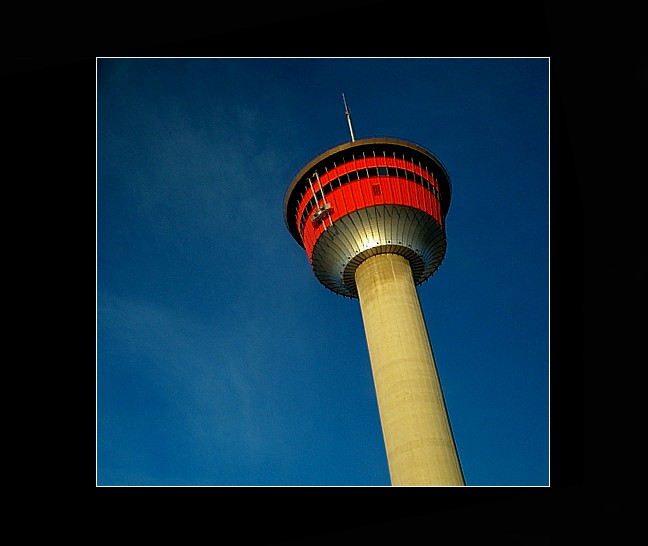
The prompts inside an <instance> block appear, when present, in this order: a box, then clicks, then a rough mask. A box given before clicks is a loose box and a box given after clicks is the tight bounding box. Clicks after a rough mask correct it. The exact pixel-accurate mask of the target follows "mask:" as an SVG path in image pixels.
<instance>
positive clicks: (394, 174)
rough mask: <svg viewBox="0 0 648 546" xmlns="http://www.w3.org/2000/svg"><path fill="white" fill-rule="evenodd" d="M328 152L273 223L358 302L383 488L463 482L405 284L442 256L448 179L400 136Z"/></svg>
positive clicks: (324, 277) (324, 278) (411, 287)
mask: <svg viewBox="0 0 648 546" xmlns="http://www.w3.org/2000/svg"><path fill="white" fill-rule="evenodd" d="M343 100H344V106H345V114H346V117H347V122H348V124H349V131H350V133H351V142H350V143H347V144H343V145H340V146H337V147H335V148H332V149H331V150H328V151H327V152H325V153H323V154H321V155H319V156H318V157H316V158H315V159H314V160H312V161H311V162H310V163H309V164H308V165H306V166H305V167H304V168H303V169H302V170H301V171H300V172H299V173H298V174H297V176H296V177H295V178H294V179H293V181H292V183H291V185H290V187H289V189H288V192H287V194H286V200H285V203H284V216H285V219H286V222H287V225H288V229H289V230H290V232H291V234H292V235H293V237H294V238H295V239H296V240H297V242H298V243H299V244H300V245H301V246H303V247H304V249H305V250H306V253H307V255H308V258H309V260H310V262H311V265H312V268H313V271H314V273H315V275H316V277H317V278H318V279H319V280H320V282H321V283H322V284H324V286H326V287H327V288H329V289H330V290H332V291H334V292H336V293H338V294H341V295H343V296H347V297H351V298H358V299H359V301H360V309H361V312H362V319H363V323H364V329H365V334H366V340H367V346H368V349H369V357H370V361H371V368H372V373H373V377H374V384H375V389H376V397H377V400H378V409H379V413H380V420H381V425H382V430H383V438H384V442H385V448H386V452H387V461H388V465H389V473H390V478H391V483H392V485H450V486H452V485H464V478H463V473H462V470H461V465H460V463H459V457H458V454H457V449H456V446H455V442H454V438H453V435H452V430H451V427H450V421H449V419H448V415H447V411H446V406H445V401H444V397H443V392H442V389H441V384H440V381H439V377H438V373H437V368H436V364H435V360H434V356H433V353H432V347H431V345H430V341H429V337H428V331H427V328H426V324H425V320H424V318H423V313H422V311H421V306H420V302H419V298H418V293H417V291H416V285H417V284H420V283H421V282H423V281H425V280H426V279H427V278H429V277H430V276H431V275H432V274H433V273H434V272H435V271H436V269H437V268H438V267H439V265H440V263H441V261H442V260H443V257H444V256H445V250H446V238H445V216H446V213H447V211H448V207H449V204H450V193H451V187H450V181H449V177H448V174H447V172H446V170H445V168H444V167H443V165H442V164H441V162H440V161H439V160H438V159H437V158H436V157H435V156H434V155H433V154H432V153H431V152H429V151H428V150H426V149H424V148H423V147H421V146H419V145H418V144H414V143H412V142H408V141H405V140H401V139H392V138H373V139H361V140H356V139H355V135H354V133H353V127H352V124H351V116H350V112H349V109H348V106H347V103H346V97H344V95H343Z"/></svg>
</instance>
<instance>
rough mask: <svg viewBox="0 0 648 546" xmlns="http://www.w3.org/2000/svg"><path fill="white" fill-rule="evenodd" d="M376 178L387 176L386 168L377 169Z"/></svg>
mask: <svg viewBox="0 0 648 546" xmlns="http://www.w3.org/2000/svg"><path fill="white" fill-rule="evenodd" d="M378 176H387V167H378Z"/></svg>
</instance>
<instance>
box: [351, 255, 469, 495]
mask: <svg viewBox="0 0 648 546" xmlns="http://www.w3.org/2000/svg"><path fill="white" fill-rule="evenodd" d="M356 283H357V286H358V294H359V297H360V309H361V311H362V319H363V322H364V328H365V334H366V337H367V346H368V347H369V358H370V360H371V368H372V372H373V377H374V384H375V387H376V396H377V399H378V408H379V412H380V421H381V424H382V430H383V438H384V440H385V448H386V451H387V460H388V463H389V473H390V476H391V482H392V484H393V485H464V478H463V474H462V471H461V467H460V465H459V459H458V456H457V450H456V448H455V443H454V439H453V436H452V431H451V428H450V422H449V421H448V417H447V412H446V407H445V402H444V399H443V393H442V390H441V384H440V382H439V378H438V375H437V370H436V365H435V362H434V356H433V354H432V349H431V346H430V341H429V339H428V333H427V329H426V326H425V321H424V319H423V313H422V312H421V306H420V303H419V299H418V294H417V293H416V287H415V286H414V279H413V277H412V270H411V267H410V264H409V262H408V261H407V260H406V259H405V258H404V257H402V256H399V255H396V254H380V255H376V256H372V257H370V258H368V259H367V260H365V261H364V262H362V263H361V264H360V265H359V266H358V268H357V271H356Z"/></svg>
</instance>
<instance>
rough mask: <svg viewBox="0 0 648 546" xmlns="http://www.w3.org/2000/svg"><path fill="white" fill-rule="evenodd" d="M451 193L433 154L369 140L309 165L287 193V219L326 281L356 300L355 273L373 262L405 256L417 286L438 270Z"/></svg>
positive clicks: (340, 148) (396, 142)
mask: <svg viewBox="0 0 648 546" xmlns="http://www.w3.org/2000/svg"><path fill="white" fill-rule="evenodd" d="M450 194H451V186H450V180H449V177H448V174H447V172H446V170H445V168H444V167H443V165H442V164H441V162H440V161H439V159H437V158H436V157H435V156H434V155H433V154H432V153H431V152H429V151H427V150H425V149H424V148H423V147H421V146H419V145H417V144H414V143H411V142H407V141H405V140H397V139H393V138H369V139H363V140H356V141H354V142H349V143H346V144H343V145H340V146H337V147H335V148H333V149H331V150H328V151H327V152H325V153H323V154H321V155H319V156H318V157H316V158H315V159H313V160H312V161H311V162H310V163H308V165H306V166H305V167H304V168H303V169H302V170H301V171H300V172H299V173H298V174H297V176H295V178H294V179H293V181H292V183H291V185H290V187H289V189H288V192H287V195H286V199H285V204H284V215H285V219H286V222H287V224H288V229H289V230H290V233H291V234H292V236H293V237H294V238H295V240H296V241H297V242H298V243H299V244H300V245H301V246H303V247H304V249H305V250H306V254H307V255H308V258H309V259H310V262H311V265H312V267H313V271H314V273H315V275H316V276H317V278H318V279H319V280H320V282H321V283H322V284H323V285H324V286H326V287H327V288H329V289H330V290H332V291H333V292H337V293H338V294H341V295H343V296H348V297H352V298H357V297H358V290H357V287H356V282H355V272H356V269H357V267H358V265H360V264H361V263H362V262H363V261H364V260H365V259H366V258H368V257H370V256H375V255H377V254H385V253H390V254H397V255H400V256H403V257H404V258H406V259H407V260H408V261H409V262H410V264H411V267H412V273H413V275H414V282H415V284H420V283H421V282H423V281H425V280H426V279H427V278H428V277H430V275H432V274H433V273H434V272H435V271H436V270H437V268H438V267H439V264H440V263H441V261H442V260H443V257H444V256H445V251H446V237H445V228H444V226H445V217H446V214H447V212H448V207H449V206H450Z"/></svg>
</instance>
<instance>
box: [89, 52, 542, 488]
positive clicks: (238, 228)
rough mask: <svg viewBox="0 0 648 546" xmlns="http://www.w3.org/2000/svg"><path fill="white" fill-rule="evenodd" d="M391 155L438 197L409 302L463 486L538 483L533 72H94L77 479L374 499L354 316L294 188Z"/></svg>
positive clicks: (538, 88)
mask: <svg viewBox="0 0 648 546" xmlns="http://www.w3.org/2000/svg"><path fill="white" fill-rule="evenodd" d="M342 92H344V93H345V94H346V97H347V100H348V102H349V107H350V109H351V113H352V117H353V126H354V131H355V135H356V138H358V139H360V138H369V137H373V136H392V137H397V138H405V139H408V140H413V141H415V142H417V143H419V144H421V145H423V146H424V147H426V148H428V149H429V150H431V151H432V152H433V153H434V154H436V155H437V156H438V157H439V158H440V159H441V161H442V162H443V163H444V165H445V166H446V168H447V170H448V172H449V174H450V178H451V182H452V186H453V194H452V202H451V206H450V210H449V213H448V217H447V237H448V250H447V254H446V257H445V259H444V261H443V263H442V264H441V267H440V268H439V270H438V271H437V272H436V273H435V274H434V275H433V276H432V277H431V278H430V280H428V281H427V282H425V283H424V284H422V285H420V286H419V289H418V290H419V296H420V299H421V305H422V307H423V312H424V314H425V317H426V322H427V325H428V330H429V334H430V339H431V342H432V346H433V349H434V353H435V356H436V360H437V366H438V371H439V375H440V378H441V382H442V386H443V390H444V395H445V397H446V403H447V407H448V413H449V417H450V421H451V423H452V427H453V431H454V434H455V440H456V443H457V448H458V451H459V457H460V460H461V464H462V468H463V471H464V474H465V478H466V483H467V485H471V486H490V485H496V486H517V485H520V486H525V485H532V486H533V485H539V486H542V485H548V484H549V60H548V59H546V58H476V59H468V58H451V59H436V58H394V59H373V58H372V59H364V58H349V59H338V58H325V59H320V58H296V59H284V58H268V59H254V58H225V59H220V58H186V59H185V58H169V59H157V58H135V59H128V58H99V59H98V60H97V194H96V214H97V218H96V220H97V223H96V228H97V230H96V244H97V246H96V264H97V270H96V273H97V277H96V278H97V282H96V295H97V298H96V301H97V338H96V370H97V374H96V378H97V382H96V395H97V398H96V400H97V405H96V417H97V419H96V427H97V428H96V440H97V442H96V445H97V458H96V461H97V465H96V472H97V484H98V485H101V486H103V485H138V486H145V485H187V486H194V485H196V486H197V485H214V486H218V485H228V486H229V485H316V486H317V485H324V486H329V485H334V486H335V485H351V486H364V485H368V486H374V485H376V486H381V485H388V484H389V474H388V469H387V460H386V456H385V451H384V445H383V441H382V433H381V429H380V421H379V416H378V408H377V404H376V398H375V393H374V390H373V380H372V377H371V368H370V364H369V358H368V353H367V347H366V343H365V338H364V330H363V326H362V319H361V316H360V309H359V305H358V302H357V300H350V299H346V298H342V297H340V296H337V295H335V294H333V293H332V292H330V291H328V290H327V289H325V288H324V287H323V286H321V285H320V284H319V283H318V282H317V280H316V279H315V277H314V275H313V273H312V271H311V269H310V266H309V263H308V260H307V257H306V254H305V252H304V251H303V249H302V248H301V247H299V246H298V245H297V243H296V242H295V241H294V240H293V239H292V237H291V236H290V234H289V233H288V230H287V228H286V226H285V223H284V220H283V216H282V212H283V199H284V195H285V192H286V190H287V187H288V185H289V183H290V181H291V180H292V178H293V176H294V175H295V174H296V173H297V172H298V171H299V170H300V169H301V168H302V167H303V166H304V165H305V164H306V163H307V162H308V161H310V160H311V159H313V158H314V157H315V156H317V155H318V154H319V153H321V152H323V151H325V150H327V149H328V148H331V147H333V146H335V145H338V144H341V143H343V142H347V141H348V140H349V139H350V136H349V132H348V126H347V124H346V119H345V116H344V105H343V103H342V98H341V93H342Z"/></svg>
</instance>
